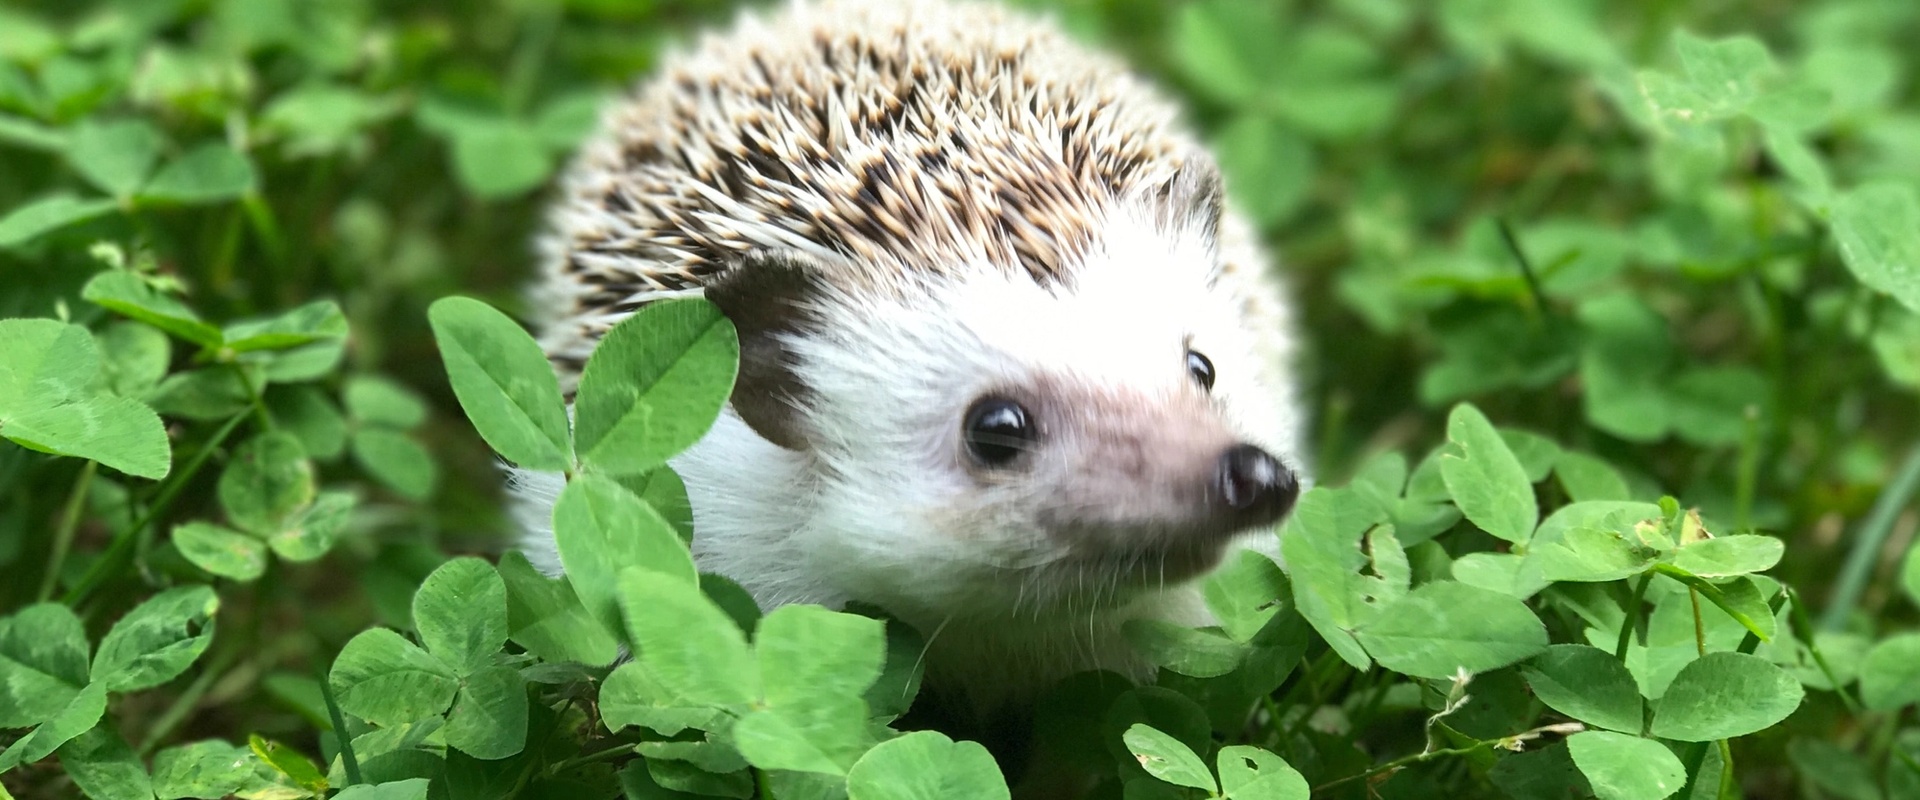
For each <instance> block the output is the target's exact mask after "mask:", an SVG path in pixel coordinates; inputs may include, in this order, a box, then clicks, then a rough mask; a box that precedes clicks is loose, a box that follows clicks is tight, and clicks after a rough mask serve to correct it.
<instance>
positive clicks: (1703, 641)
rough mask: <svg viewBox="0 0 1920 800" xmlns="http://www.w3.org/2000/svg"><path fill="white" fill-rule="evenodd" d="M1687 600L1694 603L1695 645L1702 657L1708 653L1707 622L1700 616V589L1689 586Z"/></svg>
mask: <svg viewBox="0 0 1920 800" xmlns="http://www.w3.org/2000/svg"><path fill="white" fill-rule="evenodd" d="M1687 600H1689V601H1690V602H1692V603H1693V646H1694V648H1695V649H1696V650H1698V651H1699V652H1700V657H1701V658H1705V657H1706V655H1707V623H1706V620H1703V619H1701V618H1700V590H1699V589H1695V588H1693V587H1691V586H1689V587H1687Z"/></svg>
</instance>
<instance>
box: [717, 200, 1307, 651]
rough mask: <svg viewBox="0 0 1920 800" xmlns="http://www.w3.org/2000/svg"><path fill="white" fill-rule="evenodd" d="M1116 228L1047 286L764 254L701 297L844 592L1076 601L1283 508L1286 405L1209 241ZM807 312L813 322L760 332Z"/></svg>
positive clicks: (1031, 606) (1029, 608)
mask: <svg viewBox="0 0 1920 800" xmlns="http://www.w3.org/2000/svg"><path fill="white" fill-rule="evenodd" d="M1102 241H1103V243H1104V246H1103V247H1099V248H1096V250H1095V252H1092V253H1090V254H1089V255H1088V256H1087V257H1086V263H1084V264H1082V265H1081V266H1080V268H1079V269H1078V270H1077V271H1076V272H1075V273H1074V274H1073V275H1072V276H1071V277H1070V280H1066V281H1062V282H1059V283H1056V284H1053V285H1048V286H1043V285H1041V284H1039V283H1037V282H1035V281H1034V280H1033V279H1032V278H1030V277H1028V276H1026V275H1008V274H1007V273H1006V272H1005V271H1003V270H998V269H984V268H983V269H974V270H954V271H953V272H952V274H951V275H949V276H948V277H942V278H938V279H930V280H929V281H928V282H927V283H926V285H924V286H918V287H915V288H914V289H913V290H911V291H906V292H895V293H890V294H880V293H865V292H856V291H847V290H845V289H841V288H834V284H832V283H831V282H828V283H824V284H823V283H820V282H818V281H816V280H814V279H810V278H807V277H805V276H804V275H805V272H806V271H807V270H809V269H817V268H818V266H819V265H806V264H794V263H771V262H762V263H759V264H751V265H748V266H747V269H750V270H759V271H760V272H759V273H758V275H759V277H758V278H757V279H751V278H749V277H748V275H750V274H752V273H747V272H742V273H740V275H741V284H740V285H738V286H730V287H725V288H723V289H721V290H720V291H718V292H710V293H709V296H712V297H715V299H716V300H718V301H719V302H720V303H721V305H722V306H723V308H726V309H728V313H729V315H730V316H732V317H734V318H735V319H736V322H737V323H738V324H741V327H742V331H743V342H744V343H745V355H744V357H743V367H742V374H741V383H740V386H739V388H738V389H737V390H736V393H735V395H734V406H735V409H736V411H737V412H738V413H740V415H741V416H742V418H743V419H745V420H746V421H747V422H748V423H749V424H750V425H751V426H752V427H753V428H754V429H755V430H756V431H758V432H759V433H760V434H761V435H762V436H763V437H765V438H767V439H769V440H771V441H774V442H775V443H777V444H781V445H783V446H785V447H788V448H790V449H793V450H797V451H799V452H801V453H803V454H805V455H806V456H807V457H808V460H809V463H810V464H811V465H812V467H811V468H810V470H809V472H810V477H811V478H812V479H813V480H814V481H815V488H817V490H818V491H817V492H815V493H814V494H813V497H814V499H815V500H816V501H817V502H818V503H819V506H818V507H817V508H815V509H812V510H811V511H799V510H796V513H806V514H808V515H809V520H808V525H807V527H806V529H805V530H804V531H803V532H802V534H803V535H807V536H811V537H814V538H813V539H812V540H811V542H810V543H809V548H810V550H811V551H813V552H815V553H817V554H818V556H819V557H820V558H821V559H822V564H823V566H824V568H826V569H828V570H831V571H834V572H837V573H839V575H840V576H841V578H842V580H841V583H842V584H843V586H842V588H843V589H846V590H848V591H849V593H850V594H852V595H853V596H855V597H857V598H858V599H863V600H868V601H872V602H878V603H880V604H882V605H887V606H889V607H893V608H895V610H896V611H904V609H902V608H901V606H903V605H907V606H920V608H918V609H914V610H915V611H922V612H934V613H952V612H953V611H955V610H958V609H971V610H976V611H981V612H984V613H1000V614H1005V613H1009V612H1013V613H1026V614H1037V613H1045V612H1046V611H1047V610H1048V609H1058V610H1064V611H1068V612H1076V611H1084V610H1086V609H1088V608H1089V607H1093V606H1097V605H1105V604H1111V603H1116V602H1121V601H1124V600H1125V599H1126V598H1127V597H1128V596H1129V595H1130V594H1132V593H1133V592H1134V591H1137V590H1138V589H1141V588H1150V587H1153V586H1157V585H1161V584H1166V583H1171V582H1175V581H1180V580H1185V579H1187V578H1190V577H1193V576H1194V575H1196V574H1199V573H1200V572H1202V571H1205V570H1207V569H1210V568H1211V567H1212V566H1213V565H1214V564H1215V563H1217V562H1218V560H1219V559H1220V557H1221V555H1222V553H1223V552H1224V550H1225V548H1226V546H1227V545H1228V544H1229V542H1230V541H1231V540H1232V539H1233V538H1234V537H1235V536H1236V535H1238V534H1241V533H1246V532H1249V531H1254V530H1259V529H1263V528H1270V527H1271V526H1272V525H1273V524H1274V523H1275V522H1276V521H1277V520H1278V519H1279V518H1280V517H1281V516H1282V515H1283V514H1285V513H1286V511H1287V510H1288V509H1289V508H1290V507H1291V506H1292V504H1293V501H1294V498H1295V495H1296V494H1297V492H1298V481H1297V479H1296V476H1295V474H1294V472H1293V467H1294V466H1295V464H1293V463H1290V462H1293V461H1294V458H1293V456H1292V455H1291V454H1289V453H1286V452H1284V448H1285V446H1286V444H1287V442H1288V439H1289V437H1288V436H1287V435H1286V431H1285V430H1284V429H1283V427H1282V420H1283V419H1284V418H1285V414H1284V411H1283V409H1282V404H1283V403H1285V402H1287V398H1285V397H1283V396H1281V395H1280V394H1278V393H1277V392H1276V391H1275V390H1274V389H1273V388H1272V387H1269V386H1267V385H1266V384H1265V383H1263V382H1262V380H1261V378H1260V375H1261V374H1262V371H1263V365H1261V364H1260V363H1259V361H1258V360H1257V358H1256V356H1255V354H1254V348H1253V342H1254V334H1253V332H1250V331H1247V330H1245V329H1244V326H1245V323H1244V322H1243V319H1242V316H1241V313H1240V308H1239V306H1238V303H1240V302H1241V298H1236V297H1233V296H1231V295H1230V293H1228V292H1226V291H1225V290H1222V289H1220V288H1219V287H1217V286H1216V285H1215V284H1214V280H1213V272H1214V270H1213V252H1212V246H1211V242H1206V241H1201V240H1197V239H1192V238H1187V237H1179V236H1170V235H1168V234H1166V233H1165V232H1164V231H1161V230H1158V229H1156V228H1155V227H1154V226H1152V225H1148V224H1137V225H1123V224H1113V225H1109V226H1108V230H1107V231H1106V233H1105V235H1104V238H1103V239H1102ZM755 280H758V281H760V282H761V283H762V288H761V289H759V290H757V291H759V292H761V293H762V294H761V297H760V298H759V300H757V301H754V300H750V299H749V298H750V297H751V295H753V294H754V292H755V291H756V290H754V289H753V288H752V285H751V284H752V283H753V282H754V281H755ZM767 287H772V289H773V291H774V292H775V293H778V294H781V295H783V296H786V297H789V298H795V297H798V298H799V299H797V300H792V301H791V302H789V303H788V304H787V305H784V306H775V305H769V304H767V303H766V302H765V301H766V297H765V292H766V291H768V289H767ZM796 289H799V290H800V291H799V292H798V294H797V295H796V294H795V291H794V290H796ZM756 308H757V309H760V310H759V311H756V310H755V309H756ZM767 308H781V309H784V311H782V312H781V313H779V314H773V315H767V314H765V313H764V310H765V309H767ZM795 310H798V311H801V312H803V313H802V314H800V315H799V316H803V317H804V318H805V319H806V321H807V324H805V325H779V324H776V325H771V326H770V325H768V324H767V323H769V322H774V321H777V318H783V316H784V314H785V313H786V312H791V311H795ZM770 331H774V332H772V333H770ZM753 490H754V489H753V488H752V487H742V488H741V491H753Z"/></svg>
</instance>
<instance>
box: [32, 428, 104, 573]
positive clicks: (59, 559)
mask: <svg viewBox="0 0 1920 800" xmlns="http://www.w3.org/2000/svg"><path fill="white" fill-rule="evenodd" d="M99 466H100V462H98V461H88V462H87V463H86V466H83V467H81V468H80V477H78V478H76V479H74V481H73V492H72V493H71V494H69V495H67V505H66V507H65V508H63V509H61V511H60V527H58V528H55V529H54V532H53V552H52V553H50V554H48V555H47V574H45V575H42V576H40V593H39V594H37V595H35V596H34V602H37V603H44V602H46V601H47V598H49V597H52V596H53V587H54V585H55V584H58V583H59V582H60V569H61V567H63V566H64V565H65V564H66V561H67V553H68V551H70V550H72V549H73V531H74V529H75V528H76V527H78V526H79V524H80V508H81V506H84V505H86V502H87V487H89V486H91V485H92V484H93V473H94V470H95V469H96V468H98V467H99Z"/></svg>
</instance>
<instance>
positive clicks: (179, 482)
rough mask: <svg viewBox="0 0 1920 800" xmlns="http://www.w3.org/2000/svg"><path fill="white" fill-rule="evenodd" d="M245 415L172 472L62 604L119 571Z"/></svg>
mask: <svg viewBox="0 0 1920 800" xmlns="http://www.w3.org/2000/svg"><path fill="white" fill-rule="evenodd" d="M248 413H249V412H247V411H242V412H240V413H238V414H235V415H233V416H232V417H229V418H227V421H226V423H225V424H223V425H221V426H220V430H218V431H215V432H214V434H213V438H211V439H208V440H207V444H206V446H204V447H202V448H200V452H198V453H195V454H194V456H193V460H192V461H189V462H187V466H186V467H185V468H183V469H181V470H180V471H179V472H176V473H174V475H173V478H172V479H171V480H169V481H167V484H166V486H164V487H162V488H161V490H160V495H159V497H157V498H155V499H154V502H153V504H152V505H150V506H147V513H145V514H143V515H141V517H140V518H139V519H138V520H136V521H134V523H133V524H132V525H130V526H127V527H126V528H123V529H121V530H120V531H117V532H115V533H114V535H113V542H112V543H111V544H109V545H107V551H106V552H104V553H101V554H100V558H99V559H97V560H95V561H94V562H93V566H91V567H88V568H87V572H86V574H85V575H82V576H80V582H79V583H76V584H74V586H73V588H72V589H68V590H67V593H66V595H64V596H62V597H61V599H60V602H61V603H64V604H66V605H67V606H69V607H72V606H78V605H80V601H82V600H85V599H86V597H87V595H89V594H91V593H92V592H93V590H94V589H96V588H99V586H100V583H101V582H102V581H105V580H106V579H107V576H109V575H111V574H113V573H114V572H116V571H118V570H119V569H120V562H122V561H124V560H126V557H127V550H128V549H129V548H131V547H133V545H134V542H135V541H137V540H138V539H139V533H140V531H142V530H145V529H146V527H147V526H148V525H150V524H152V523H153V521H154V520H156V519H159V518H160V515H161V514H164V513H166V511H167V509H168V508H169V507H171V506H172V505H173V500H174V498H176V497H179V496H180V491H181V490H182V489H185V488H186V487H187V484H188V483H190V482H192V481H193V476H194V475H195V474H196V473H198V472H199V471H200V467H202V466H203V465H205V464H206V463H207V459H208V458H211V457H212V456H213V452H214V451H215V450H218V449H220V445H221V443H223V442H225V441H226V440H227V437H228V436H229V435H231V434H232V433H233V430H234V429H235V428H238V427H240V423H241V422H242V421H244V420H245V419H246V418H247V415H248Z"/></svg>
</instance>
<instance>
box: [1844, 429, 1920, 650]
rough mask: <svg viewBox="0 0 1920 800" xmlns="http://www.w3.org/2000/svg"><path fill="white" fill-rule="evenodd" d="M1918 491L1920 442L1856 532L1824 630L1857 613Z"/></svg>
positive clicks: (1919, 484)
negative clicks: (1876, 567) (1884, 551)
mask: <svg viewBox="0 0 1920 800" xmlns="http://www.w3.org/2000/svg"><path fill="white" fill-rule="evenodd" d="M1916 492H1920V445H1915V446H1914V448H1913V449H1912V450H1911V451H1909V452H1908V453H1907V460H1906V461H1905V462H1903V463H1902V464H1901V465H1900V471H1899V472H1898V473H1895V474H1894V477H1893V480H1891V481H1888V482H1887V486H1886V488H1885V489H1882V490H1881V491H1880V497H1879V499H1877V500H1875V501H1874V503H1873V510H1872V511H1869V512H1868V513H1867V519H1866V521H1865V522H1862V523H1861V524H1860V529H1859V531H1858V532H1857V533H1855V534H1854V537H1853V549H1852V550H1850V551H1848V553H1847V563H1846V565H1845V566H1843V567H1841V568H1840V578H1839V580H1837V581H1835V582H1834V587H1833V595H1832V597H1831V598H1829V599H1828V600H1827V610H1826V613H1824V614H1821V615H1820V629H1821V630H1826V631H1837V630H1839V629H1841V628H1843V627H1845V626H1846V624H1847V617H1849V616H1852V615H1853V609H1854V607H1855V606H1857V605H1859V603H1860V594H1861V593H1862V592H1864V591H1866V588H1867V581H1868V580H1870V579H1872V577H1873V567H1874V565H1875V564H1876V563H1877V562H1878V561H1879V560H1880V551H1881V550H1882V549H1883V548H1884V547H1885V545H1886V543H1887V536H1888V535H1889V534H1891V533H1893V523H1894V522H1895V521H1896V520H1898V519H1899V518H1900V512H1901V510H1903V509H1905V508H1906V507H1907V505H1908V504H1909V503H1911V502H1913V496H1914V494H1915V493H1916Z"/></svg>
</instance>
